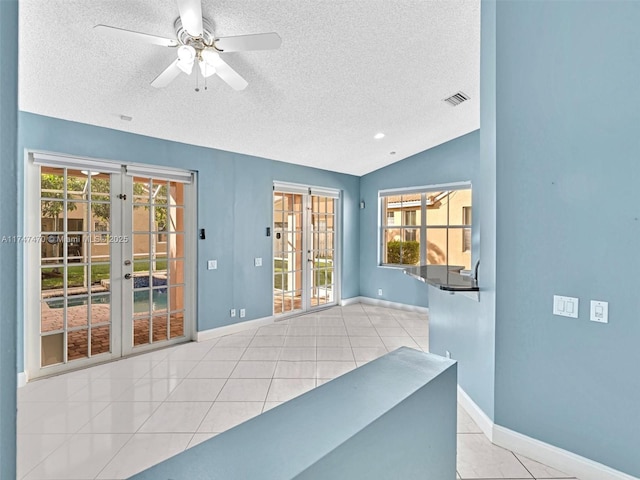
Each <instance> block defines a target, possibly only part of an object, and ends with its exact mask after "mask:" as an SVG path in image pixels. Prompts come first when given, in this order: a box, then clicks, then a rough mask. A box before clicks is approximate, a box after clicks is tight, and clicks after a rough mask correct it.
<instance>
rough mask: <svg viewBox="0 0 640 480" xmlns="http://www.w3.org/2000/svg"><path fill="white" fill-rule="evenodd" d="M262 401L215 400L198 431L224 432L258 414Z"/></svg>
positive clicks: (260, 410) (262, 404)
mask: <svg viewBox="0 0 640 480" xmlns="http://www.w3.org/2000/svg"><path fill="white" fill-rule="evenodd" d="M263 406H264V402H216V403H214V404H213V406H212V407H211V410H209V412H208V413H207V416H206V417H205V418H204V420H203V421H202V423H201V424H200V427H199V428H198V432H224V431H226V430H229V429H230V428H233V427H235V426H236V425H239V424H241V423H243V422H246V421H247V420H249V419H250V418H253V417H255V416H256V415H260V414H261V413H262V407H263Z"/></svg>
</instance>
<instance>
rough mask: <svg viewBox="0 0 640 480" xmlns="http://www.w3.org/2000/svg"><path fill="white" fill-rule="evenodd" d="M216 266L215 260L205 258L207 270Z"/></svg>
mask: <svg viewBox="0 0 640 480" xmlns="http://www.w3.org/2000/svg"><path fill="white" fill-rule="evenodd" d="M217 268H218V261H217V260H207V270H215V269H217Z"/></svg>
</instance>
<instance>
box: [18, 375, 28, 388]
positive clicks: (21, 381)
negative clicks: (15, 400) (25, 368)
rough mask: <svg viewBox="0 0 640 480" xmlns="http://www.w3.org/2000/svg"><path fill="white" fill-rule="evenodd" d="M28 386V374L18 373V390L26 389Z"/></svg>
mask: <svg viewBox="0 0 640 480" xmlns="http://www.w3.org/2000/svg"><path fill="white" fill-rule="evenodd" d="M26 384H27V374H26V373H25V372H20V373H18V388H21V387H24V386H25V385H26Z"/></svg>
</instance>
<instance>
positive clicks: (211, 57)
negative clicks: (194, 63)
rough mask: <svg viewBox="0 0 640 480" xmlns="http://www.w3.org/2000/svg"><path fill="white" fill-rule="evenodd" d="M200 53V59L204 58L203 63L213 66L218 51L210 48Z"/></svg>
mask: <svg viewBox="0 0 640 480" xmlns="http://www.w3.org/2000/svg"><path fill="white" fill-rule="evenodd" d="M200 55H201V56H202V60H204V61H205V63H207V64H208V65H210V66H212V67H213V66H215V62H216V60H217V59H218V58H220V55H218V52H216V51H215V50H212V49H210V48H207V49H205V50H203V51H202V53H201V54H200Z"/></svg>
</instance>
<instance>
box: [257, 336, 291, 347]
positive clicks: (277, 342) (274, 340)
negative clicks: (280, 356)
mask: <svg viewBox="0 0 640 480" xmlns="http://www.w3.org/2000/svg"><path fill="white" fill-rule="evenodd" d="M282 345H284V335H262V336H257V335H256V336H255V337H253V339H252V340H251V343H250V344H249V346H250V347H281V346H282Z"/></svg>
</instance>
